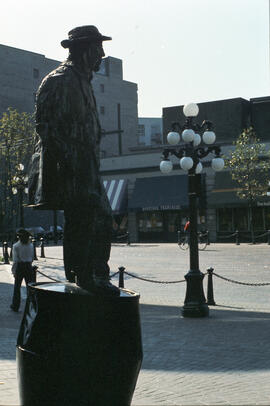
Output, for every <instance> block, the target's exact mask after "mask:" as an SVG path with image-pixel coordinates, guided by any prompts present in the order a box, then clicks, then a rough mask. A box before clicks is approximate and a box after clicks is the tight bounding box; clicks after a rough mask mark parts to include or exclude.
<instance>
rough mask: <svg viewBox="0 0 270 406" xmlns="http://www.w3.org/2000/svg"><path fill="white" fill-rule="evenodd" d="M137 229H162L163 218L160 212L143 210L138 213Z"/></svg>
mask: <svg viewBox="0 0 270 406" xmlns="http://www.w3.org/2000/svg"><path fill="white" fill-rule="evenodd" d="M138 224H139V231H140V232H144V233H148V232H155V233H156V232H157V233H160V232H162V231H163V218H162V213H161V212H144V213H139V214H138Z"/></svg>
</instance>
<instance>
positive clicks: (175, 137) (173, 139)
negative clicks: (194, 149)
mask: <svg viewBox="0 0 270 406" xmlns="http://www.w3.org/2000/svg"><path fill="white" fill-rule="evenodd" d="M167 141H168V143H169V144H171V145H176V144H178V143H179V141H180V134H179V133H178V132H176V131H171V132H169V133H168V135H167Z"/></svg>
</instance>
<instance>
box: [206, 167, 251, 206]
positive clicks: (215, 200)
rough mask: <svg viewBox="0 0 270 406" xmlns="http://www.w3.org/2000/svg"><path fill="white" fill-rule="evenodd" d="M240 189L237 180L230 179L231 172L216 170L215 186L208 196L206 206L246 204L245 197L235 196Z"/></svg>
mask: <svg viewBox="0 0 270 406" xmlns="http://www.w3.org/2000/svg"><path fill="white" fill-rule="evenodd" d="M238 190H240V189H239V186H238V184H237V182H235V181H234V180H232V177H231V173H230V172H228V171H222V172H216V174H215V186H214V189H213V190H212V191H211V192H210V194H209V196H208V207H210V208H219V207H239V206H246V205H247V202H246V200H245V199H240V198H239V197H238V196H237V191H238Z"/></svg>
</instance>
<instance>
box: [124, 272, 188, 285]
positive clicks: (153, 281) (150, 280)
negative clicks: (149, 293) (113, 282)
mask: <svg viewBox="0 0 270 406" xmlns="http://www.w3.org/2000/svg"><path fill="white" fill-rule="evenodd" d="M124 273H125V274H127V275H129V276H131V277H132V278H135V279H140V280H141V281H145V282H152V283H162V284H170V283H181V282H186V280H185V279H182V280H181V281H155V280H154V279H147V278H142V277H141V276H137V275H134V274H132V273H130V272H127V271H124Z"/></svg>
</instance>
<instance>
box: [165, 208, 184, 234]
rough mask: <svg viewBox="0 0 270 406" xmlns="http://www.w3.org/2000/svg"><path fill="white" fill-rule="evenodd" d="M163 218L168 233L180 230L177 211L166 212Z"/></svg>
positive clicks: (179, 219) (179, 216) (179, 217)
mask: <svg viewBox="0 0 270 406" xmlns="http://www.w3.org/2000/svg"><path fill="white" fill-rule="evenodd" d="M165 218H166V219H167V223H168V232H169V233H177V231H179V230H181V215H180V214H179V213H175V212H174V213H173V212H168V213H166V216H165Z"/></svg>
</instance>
